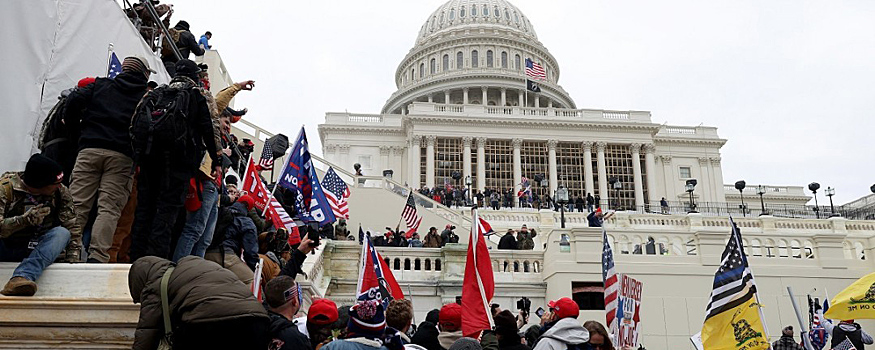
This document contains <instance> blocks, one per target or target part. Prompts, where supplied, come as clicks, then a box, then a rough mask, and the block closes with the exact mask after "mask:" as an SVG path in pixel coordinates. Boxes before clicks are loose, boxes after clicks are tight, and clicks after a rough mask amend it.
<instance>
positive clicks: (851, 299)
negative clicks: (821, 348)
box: [824, 272, 875, 350]
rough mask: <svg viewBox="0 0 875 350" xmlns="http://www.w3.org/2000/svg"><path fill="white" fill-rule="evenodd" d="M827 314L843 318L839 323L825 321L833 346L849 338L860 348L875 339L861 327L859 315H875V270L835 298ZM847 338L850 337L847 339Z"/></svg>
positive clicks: (867, 316) (832, 317)
mask: <svg viewBox="0 0 875 350" xmlns="http://www.w3.org/2000/svg"><path fill="white" fill-rule="evenodd" d="M824 316H825V317H827V318H830V319H836V320H842V321H841V322H840V323H839V324H837V325H833V324H831V323H826V324H824V328H825V329H826V332H827V333H829V334H830V336H832V343H831V344H832V346H833V348H837V347H838V346H839V345H840V344H842V343H843V342H845V341H846V340H847V341H848V342H850V343H851V344H853V348H856V349H857V350H862V349H864V347H865V345H867V344H868V345H871V344H872V343H873V339H872V336H871V335H869V334H868V333H866V331H864V330H863V329H862V327H860V324H859V323H856V322H854V320H855V319H875V272H873V273H870V274H868V275H866V276H863V278H860V279H859V280H857V281H855V282H854V283H852V284H851V285H850V286H848V287H847V288H845V290H843V291H841V292H840V293H839V294H836V296H835V297H834V298H833V299H832V301H831V302H830V305H829V306H828V310H826V313H824ZM846 338H847V339H846Z"/></svg>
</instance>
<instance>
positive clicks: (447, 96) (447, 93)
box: [444, 90, 450, 104]
mask: <svg viewBox="0 0 875 350" xmlns="http://www.w3.org/2000/svg"><path fill="white" fill-rule="evenodd" d="M444 104H450V90H444Z"/></svg>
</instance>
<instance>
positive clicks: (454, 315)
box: [438, 303, 462, 332]
mask: <svg viewBox="0 0 875 350" xmlns="http://www.w3.org/2000/svg"><path fill="white" fill-rule="evenodd" d="M438 319H439V320H440V321H439V322H440V325H441V330H443V331H446V332H455V331H458V330H459V329H461V328H462V306H461V305H459V304H456V303H452V304H447V305H444V307H442V308H441V312H440V314H439V315H438Z"/></svg>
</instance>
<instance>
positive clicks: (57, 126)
mask: <svg viewBox="0 0 875 350" xmlns="http://www.w3.org/2000/svg"><path fill="white" fill-rule="evenodd" d="M72 91H73V89H69V90H66V91H64V92H62V93H61V95H60V96H58V102H57V103H55V105H54V106H53V107H52V109H51V110H50V111H49V114H48V115H47V116H46V119H45V120H44V121H43V124H42V127H41V128H40V133H39V139H38V140H37V148H39V150H40V151H45V150H46V148H48V147H49V146H51V145H54V144H57V143H61V142H65V141H68V140H73V141H76V139H78V138H76V139H74V138H73V136H78V135H71V134H70V131H71V130H67V128H66V126H65V125H64V122H63V118H64V113H66V110H67V97H68V96H69V95H70V93H71V92H72Z"/></svg>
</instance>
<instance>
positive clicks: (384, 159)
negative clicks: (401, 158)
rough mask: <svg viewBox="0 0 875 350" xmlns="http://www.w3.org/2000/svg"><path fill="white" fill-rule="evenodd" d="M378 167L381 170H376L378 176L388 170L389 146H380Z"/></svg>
mask: <svg viewBox="0 0 875 350" xmlns="http://www.w3.org/2000/svg"><path fill="white" fill-rule="evenodd" d="M380 166H381V167H383V168H382V169H378V170H379V172H380V174H381V175H382V174H383V170H386V169H389V167H390V166H389V146H380Z"/></svg>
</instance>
